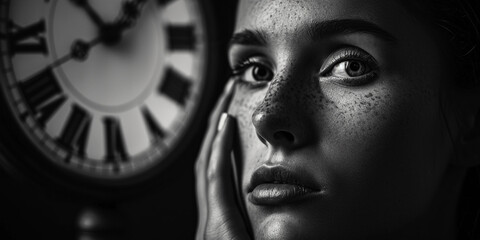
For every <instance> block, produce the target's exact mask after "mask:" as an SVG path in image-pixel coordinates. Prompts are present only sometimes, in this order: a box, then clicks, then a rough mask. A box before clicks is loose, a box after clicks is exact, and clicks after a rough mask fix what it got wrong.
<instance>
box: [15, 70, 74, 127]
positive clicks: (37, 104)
mask: <svg viewBox="0 0 480 240" xmlns="http://www.w3.org/2000/svg"><path fill="white" fill-rule="evenodd" d="M19 89H20V92H21V93H22V95H23V97H24V99H25V102H26V104H27V106H28V107H29V108H30V111H31V112H32V113H33V116H34V117H35V118H36V119H37V121H38V122H39V124H40V125H42V126H44V125H45V123H46V122H47V120H48V119H50V117H51V116H52V115H53V114H54V113H55V112H56V111H57V110H58V108H59V107H60V106H61V105H62V104H63V102H65V100H66V98H65V96H63V92H62V88H61V87H60V85H59V83H58V82H57V80H56V78H55V75H54V74H53V72H52V69H50V68H46V69H44V70H42V71H41V72H39V73H37V74H36V75H34V76H32V77H30V78H29V79H28V80H26V81H24V82H21V83H19Z"/></svg>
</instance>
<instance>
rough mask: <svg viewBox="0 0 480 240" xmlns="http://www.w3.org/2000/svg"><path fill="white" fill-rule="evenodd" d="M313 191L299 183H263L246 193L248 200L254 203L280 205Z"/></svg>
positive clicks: (301, 197)
mask: <svg viewBox="0 0 480 240" xmlns="http://www.w3.org/2000/svg"><path fill="white" fill-rule="evenodd" d="M313 192H314V191H313V190H312V189H310V188H307V187H303V186H299V185H292V184H284V183H282V184H279V183H265V184H260V185H258V186H257V187H255V188H254V189H253V191H252V192H251V193H250V194H249V195H248V200H249V201H250V202H251V203H253V204H255V205H281V204H286V203H290V202H293V201H296V200H300V199H303V197H304V196H306V195H308V194H310V193H313Z"/></svg>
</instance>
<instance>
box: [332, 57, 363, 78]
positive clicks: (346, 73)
mask: <svg viewBox="0 0 480 240" xmlns="http://www.w3.org/2000/svg"><path fill="white" fill-rule="evenodd" d="M370 71H371V69H369V67H368V65H366V64H365V63H363V62H361V61H358V60H348V61H343V62H340V63H337V64H336V65H335V66H334V67H333V68H332V72H331V76H333V77H339V78H352V77H360V76H362V75H365V74H367V73H369V72H370Z"/></svg>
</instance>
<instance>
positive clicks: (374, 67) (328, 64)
mask: <svg viewBox="0 0 480 240" xmlns="http://www.w3.org/2000/svg"><path fill="white" fill-rule="evenodd" d="M378 70H379V67H378V63H377V61H376V60H375V58H373V57H372V55H370V54H368V53H367V52H365V51H363V50H362V49H359V48H356V47H348V48H344V49H340V50H339V51H337V52H335V53H333V54H332V55H330V57H329V58H328V59H327V60H326V61H325V63H324V65H323V66H322V68H321V70H320V75H319V77H320V78H321V79H324V80H325V81H332V82H334V83H337V84H340V85H344V86H352V87H354V86H362V85H365V84H368V83H370V82H371V81H373V80H375V79H376V77H377V76H378Z"/></svg>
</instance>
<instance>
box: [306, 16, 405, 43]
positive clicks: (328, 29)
mask: <svg viewBox="0 0 480 240" xmlns="http://www.w3.org/2000/svg"><path fill="white" fill-rule="evenodd" d="M306 32H307V34H308V35H309V37H310V38H311V39H312V40H313V41H319V40H320V39H322V38H325V37H329V36H332V35H339V34H349V33H366V34H371V35H373V36H375V37H378V38H380V39H382V40H385V41H387V42H392V43H395V42H396V41H397V39H396V38H395V37H394V36H393V35H392V34H390V33H389V32H387V31H385V30H383V29H382V28H381V27H379V26H378V25H377V24H375V23H372V22H369V21H365V20H362V19H334V20H326V21H321V22H314V23H312V24H310V25H308V26H307V27H306Z"/></svg>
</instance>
